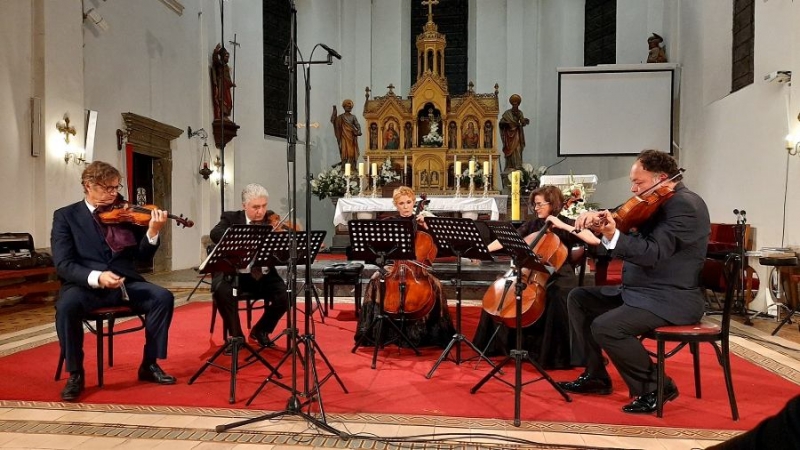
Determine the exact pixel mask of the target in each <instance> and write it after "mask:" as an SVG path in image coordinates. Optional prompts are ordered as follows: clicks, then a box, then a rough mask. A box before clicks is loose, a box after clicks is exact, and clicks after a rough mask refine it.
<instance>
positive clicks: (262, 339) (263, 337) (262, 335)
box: [250, 330, 275, 348]
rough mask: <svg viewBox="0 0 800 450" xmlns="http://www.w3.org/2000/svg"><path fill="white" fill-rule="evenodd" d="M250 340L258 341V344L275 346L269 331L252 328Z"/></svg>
mask: <svg viewBox="0 0 800 450" xmlns="http://www.w3.org/2000/svg"><path fill="white" fill-rule="evenodd" d="M250 340H251V341H256V342H258V345H260V346H261V347H262V348H263V347H275V343H274V342H272V340H271V339H270V338H269V333H266V332H263V331H258V330H252V331H250Z"/></svg>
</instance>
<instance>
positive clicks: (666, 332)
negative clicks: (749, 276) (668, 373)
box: [643, 253, 742, 420]
mask: <svg viewBox="0 0 800 450" xmlns="http://www.w3.org/2000/svg"><path fill="white" fill-rule="evenodd" d="M741 264H742V261H741V260H740V258H739V255H738V254H736V253H730V254H728V256H727V258H726V259H725V265H724V268H723V276H724V278H725V300H724V302H723V309H722V318H721V319H720V323H719V324H717V323H714V322H709V321H707V320H705V319H703V320H701V321H700V323H697V324H694V325H671V326H664V327H658V328H656V329H655V330H653V331H652V332H650V333H647V334H645V335H643V338H647V339H654V340H655V341H656V347H657V351H656V355H655V356H656V364H657V366H658V396H657V411H656V413H657V415H658V417H663V416H664V384H665V378H666V377H665V375H664V366H665V362H666V359H667V358H669V357H671V356H673V355H675V354H676V353H678V352H679V351H680V350H681V349H682V348H683V347H685V346H686V345H687V344H688V345H689V349H690V350H691V352H692V361H693V364H694V387H695V397H697V398H701V389H700V348H699V347H700V343H702V342H708V343H709V344H711V345H712V346H713V347H714V351H715V352H716V354H717V361H718V362H719V365H720V366H721V367H722V372H723V375H724V376H725V387H726V388H727V390H728V400H729V402H730V404H731V416H733V420H739V409H738V408H737V406H736V397H735V395H734V392H733V380H732V378H731V359H730V342H729V334H730V324H731V311H732V309H733V303H734V300H735V299H736V285H737V281H738V277H739V276H740V273H741V272H740V271H741ZM667 342H676V343H677V345H676V346H675V348H673V349H672V350H670V351H669V352H667V351H666V343H667Z"/></svg>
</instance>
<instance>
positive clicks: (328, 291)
mask: <svg viewBox="0 0 800 450" xmlns="http://www.w3.org/2000/svg"><path fill="white" fill-rule="evenodd" d="M363 270H364V265H363V264H361V263H347V264H344V263H337V264H333V265H330V266H328V267H325V268H324V269H322V273H323V281H322V292H323V297H324V302H323V303H324V305H323V313H324V314H325V315H326V316H327V315H328V307H329V306H330V308H331V309H333V297H334V291H335V290H336V286H353V290H354V292H353V298H354V300H355V305H356V306H355V307H356V316H358V315H359V314H360V312H361V272H362V271H363Z"/></svg>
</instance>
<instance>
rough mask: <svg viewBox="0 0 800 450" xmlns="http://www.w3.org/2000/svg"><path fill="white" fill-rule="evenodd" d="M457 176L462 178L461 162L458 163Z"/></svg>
mask: <svg viewBox="0 0 800 450" xmlns="http://www.w3.org/2000/svg"><path fill="white" fill-rule="evenodd" d="M456 176H457V177H460V176H461V161H456Z"/></svg>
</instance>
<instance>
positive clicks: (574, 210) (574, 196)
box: [561, 175, 589, 219]
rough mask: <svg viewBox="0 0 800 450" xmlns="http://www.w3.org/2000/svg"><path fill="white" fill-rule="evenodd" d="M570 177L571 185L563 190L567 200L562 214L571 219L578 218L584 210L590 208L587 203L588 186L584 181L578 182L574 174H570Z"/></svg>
mask: <svg viewBox="0 0 800 450" xmlns="http://www.w3.org/2000/svg"><path fill="white" fill-rule="evenodd" d="M569 179H570V185H569V186H567V187H565V188H564V189H563V190H562V191H561V193H562V194H563V195H564V200H565V203H564V210H563V211H562V212H561V214H563V215H564V216H566V217H569V218H570V219H576V218H577V217H578V216H579V215H580V214H581V213H582V212H585V211H588V210H589V208H588V205H587V203H586V188H585V187H584V186H583V183H576V182H575V180H574V179H573V178H572V175H570V176H569Z"/></svg>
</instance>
